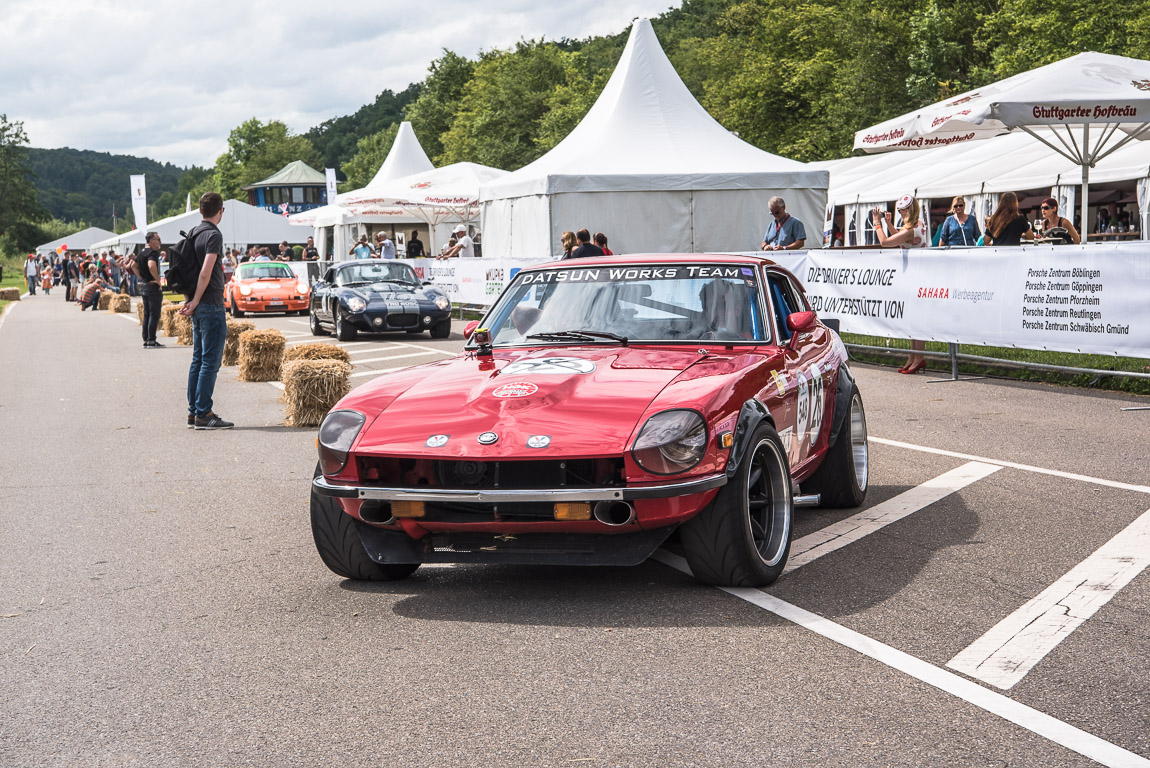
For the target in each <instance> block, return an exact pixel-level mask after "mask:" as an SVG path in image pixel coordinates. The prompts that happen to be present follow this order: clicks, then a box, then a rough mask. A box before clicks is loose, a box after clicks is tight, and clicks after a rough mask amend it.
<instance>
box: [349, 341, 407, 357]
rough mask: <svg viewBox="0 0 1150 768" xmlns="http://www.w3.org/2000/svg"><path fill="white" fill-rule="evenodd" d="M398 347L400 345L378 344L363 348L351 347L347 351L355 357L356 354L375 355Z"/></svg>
mask: <svg viewBox="0 0 1150 768" xmlns="http://www.w3.org/2000/svg"><path fill="white" fill-rule="evenodd" d="M396 349H399V347H397V346H393V345H391V344H378V345H376V346H374V347H364V348H363V349H349V350H348V352H347V353H348V354H349V355H351V356H352V357H355V356H356V355H374V354H378V353H380V352H391V351H392V350H396Z"/></svg>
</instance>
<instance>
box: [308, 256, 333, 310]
mask: <svg viewBox="0 0 1150 768" xmlns="http://www.w3.org/2000/svg"><path fill="white" fill-rule="evenodd" d="M334 291H335V268H334V267H332V268H329V269H328V270H327V272H325V273H324V275H323V279H321V280H320V281H319V282H318V283H316V284H315V285H314V286H313V287H312V296H313V297H314V298H313V299H312V301H313V302H316V300H317V299H318V302H316V303H317V307H316V311H315V313H316V316H317V317H319V318H320V319H322V320H331V319H332V315H331V296H332V293H333V292H334Z"/></svg>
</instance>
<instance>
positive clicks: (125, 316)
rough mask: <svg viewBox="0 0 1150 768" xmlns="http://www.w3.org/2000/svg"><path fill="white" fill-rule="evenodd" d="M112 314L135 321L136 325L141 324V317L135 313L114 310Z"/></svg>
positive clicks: (131, 321) (130, 321)
mask: <svg viewBox="0 0 1150 768" xmlns="http://www.w3.org/2000/svg"><path fill="white" fill-rule="evenodd" d="M112 316H113V317H118V318H120V319H121V320H127V321H128V322H129V323H135V324H136V325H139V324H140V318H138V317H136V316H135V315H129V314H127V313H126V312H113V313H112Z"/></svg>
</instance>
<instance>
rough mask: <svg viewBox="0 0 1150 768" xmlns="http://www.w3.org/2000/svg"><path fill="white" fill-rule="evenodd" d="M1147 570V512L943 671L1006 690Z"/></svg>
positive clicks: (1149, 515) (1149, 523) (1149, 545)
mask: <svg viewBox="0 0 1150 768" xmlns="http://www.w3.org/2000/svg"><path fill="white" fill-rule="evenodd" d="M1148 565H1150V510H1147V511H1146V512H1143V513H1142V514H1141V515H1140V516H1139V517H1138V519H1137V520H1135V521H1134V522H1133V523H1131V524H1130V525H1128V526H1126V528H1125V529H1123V531H1122V532H1121V533H1119V534H1118V535H1117V536H1115V537H1114V538H1112V539H1111V540H1110V541H1108V542H1106V543H1105V544H1103V545H1102V546H1101V547H1099V549H1098V550H1097V551H1096V552H1095V553H1094V554H1092V555H1091V556H1090V557H1088V558H1086V559H1085V560H1083V561H1082V562H1081V563H1079V564H1078V565H1076V566H1074V567H1073V568H1071V569H1070V571H1068V572H1067V573H1066V575H1065V576H1063V577H1062V578H1061V579H1059V580H1058V581H1056V582H1054V583H1053V584H1051V585H1050V586H1049V587H1047V588H1046V589H1045V590H1044V591H1043V592H1042V594H1040V595H1038V596H1037V597H1035V598H1034V599H1032V600H1031V601H1029V602H1028V603H1027V604H1026V605H1024V606H1022V607H1021V608H1019V609H1018V610H1017V611H1015V612H1014V613H1012V614H1010V615H1009V616H1007V617H1006V618H1005V619H1003V620H1002V621H1000V622H998V624H996V625H994V627H992V628H991V629H990V631H988V632H987V633H986V634H985V635H983V636H982V637H980V638H978V639H977V640H975V641H974V642H973V643H972V644H971V645H969V646H968V647H967V648H966V649H964V650H963V651H961V652H960V653H959V654H958V655H957V656H955V657H954V658H953V659H951V660H950V661H949V662H948V663H947V666H948V667H950V668H951V669H955V670H958V671H959V672H962V673H964V674H967V675H970V676H971V677H976V678H978V679H979V680H982V681H983V682H987V683H990V684H991V685H993V686H996V687H998V688H1002V689H1004V690H1009V689H1010V688H1011V687H1013V686H1014V684H1015V683H1017V682H1018V681H1019V680H1021V679H1022V678H1024V677H1026V675H1027V673H1028V672H1030V670H1031V669H1033V668H1034V666H1035V665H1036V664H1038V662H1040V661H1042V658H1043V657H1044V656H1046V654H1048V653H1050V652H1051V651H1053V650H1054V649H1055V648H1056V647H1057V646H1058V644H1059V643H1061V642H1062V641H1063V640H1065V639H1066V638H1067V637H1068V636H1069V635H1070V633H1071V632H1073V631H1074V630H1075V629H1077V628H1078V627H1079V626H1081V625H1082V623H1083V622H1085V621H1086V620H1087V619H1089V618H1090V617H1091V616H1093V615H1094V614H1095V613H1097V612H1098V610H1099V609H1100V608H1101V607H1102V606H1104V605H1106V603H1108V602H1110V598H1112V597H1114V595H1116V594H1118V591H1119V590H1120V589H1122V588H1123V587H1125V586H1126V585H1127V584H1129V583H1130V582H1131V581H1132V580H1133V579H1134V577H1136V576H1137V575H1138V574H1140V573H1141V572H1142V571H1143V570H1145V569H1146V567H1147V566H1148Z"/></svg>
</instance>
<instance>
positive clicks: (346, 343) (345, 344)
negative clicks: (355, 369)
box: [288, 339, 372, 347]
mask: <svg viewBox="0 0 1150 768" xmlns="http://www.w3.org/2000/svg"><path fill="white" fill-rule="evenodd" d="M309 341H316V342H320V341H321V340H320V339H296V340H295V341H289V342H288V344H306V343H308V342H309ZM322 343H324V344H334V345H335V346H337V347H358V346H360V345H363V344H371V343H372V342H370V341H324V342H322Z"/></svg>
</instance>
